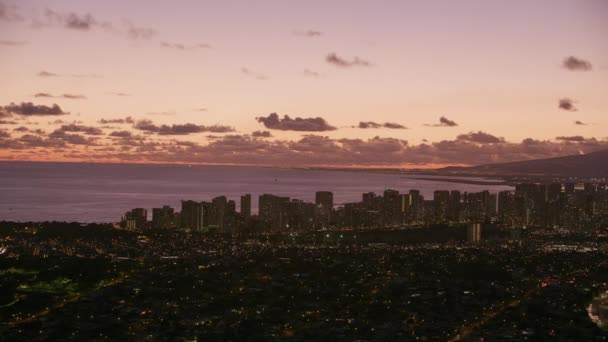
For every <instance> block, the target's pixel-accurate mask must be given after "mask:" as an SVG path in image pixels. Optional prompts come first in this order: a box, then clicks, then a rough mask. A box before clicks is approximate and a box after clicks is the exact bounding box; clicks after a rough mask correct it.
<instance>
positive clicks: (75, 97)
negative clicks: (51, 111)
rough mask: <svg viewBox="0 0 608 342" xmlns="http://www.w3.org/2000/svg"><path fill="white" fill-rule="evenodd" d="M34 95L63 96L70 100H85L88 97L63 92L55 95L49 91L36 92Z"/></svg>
mask: <svg viewBox="0 0 608 342" xmlns="http://www.w3.org/2000/svg"><path fill="white" fill-rule="evenodd" d="M34 97H48V98H63V99H68V100H85V99H86V98H87V97H86V96H84V95H80V94H63V95H58V96H54V95H52V94H49V93H36V94H35V95H34Z"/></svg>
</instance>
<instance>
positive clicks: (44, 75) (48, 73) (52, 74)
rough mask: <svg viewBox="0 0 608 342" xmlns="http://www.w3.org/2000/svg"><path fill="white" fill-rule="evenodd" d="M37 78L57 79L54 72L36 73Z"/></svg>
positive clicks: (43, 71)
mask: <svg viewBox="0 0 608 342" xmlns="http://www.w3.org/2000/svg"><path fill="white" fill-rule="evenodd" d="M38 76H40V77H58V76H59V75H58V74H56V73H54V72H50V71H46V70H42V71H40V72H39V73H38Z"/></svg>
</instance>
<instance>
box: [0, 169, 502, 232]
mask: <svg viewBox="0 0 608 342" xmlns="http://www.w3.org/2000/svg"><path fill="white" fill-rule="evenodd" d="M411 177H412V176H404V175H397V174H380V173H372V172H346V171H322V170H303V169H280V168H263V167H240V166H195V165H193V166H188V165H137V164H91V163H32V162H0V220H13V221H45V220H61V221H64V220H66V221H78V222H117V221H118V220H120V217H121V215H122V214H123V213H124V212H125V211H127V210H129V209H132V208H136V207H143V208H148V210H149V215H151V212H152V211H151V208H153V207H159V206H162V205H170V206H172V207H174V208H176V209H177V210H179V208H180V206H181V205H180V201H181V200H188V199H192V200H198V201H203V200H210V199H211V198H213V197H215V196H220V195H226V196H227V197H228V199H233V200H235V201H236V202H237V210H238V205H239V202H240V201H239V200H240V196H241V195H242V194H245V193H250V194H251V195H252V202H253V203H252V207H253V208H252V211H253V213H257V204H258V196H259V195H261V194H263V193H270V194H275V195H280V196H289V197H292V198H297V199H302V200H308V201H314V194H315V191H319V190H327V191H332V192H333V193H334V202H335V203H336V204H340V203H345V202H353V201H360V200H361V194H362V193H363V192H369V191H374V192H376V193H380V194H381V193H382V191H384V190H385V189H395V190H399V191H401V192H407V191H409V190H410V189H417V190H420V191H421V193H422V194H423V195H424V196H425V198H432V195H433V191H435V190H438V189H445V190H461V191H469V192H475V191H482V190H490V191H491V192H498V191H502V190H510V189H512V188H511V187H510V186H506V185H505V186H503V185H474V184H462V183H449V182H440V181H430V180H416V179H412V178H411ZM425 177H429V176H425ZM459 178H464V177H459ZM471 179H475V180H481V179H480V178H471Z"/></svg>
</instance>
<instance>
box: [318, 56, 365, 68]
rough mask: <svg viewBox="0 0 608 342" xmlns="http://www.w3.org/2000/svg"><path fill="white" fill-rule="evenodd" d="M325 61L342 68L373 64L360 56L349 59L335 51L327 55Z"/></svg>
mask: <svg viewBox="0 0 608 342" xmlns="http://www.w3.org/2000/svg"><path fill="white" fill-rule="evenodd" d="M325 61H326V62H327V63H329V64H331V65H335V66H338V67H342V68H349V67H353V66H362V67H369V66H371V65H372V64H371V63H370V62H368V61H366V60H363V59H361V58H359V57H355V58H353V59H352V60H347V59H345V58H342V57H340V56H338V55H337V54H335V53H330V54H329V55H327V56H326V57H325Z"/></svg>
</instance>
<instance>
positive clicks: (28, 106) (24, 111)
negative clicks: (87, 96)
mask: <svg viewBox="0 0 608 342" xmlns="http://www.w3.org/2000/svg"><path fill="white" fill-rule="evenodd" d="M2 109H4V110H5V111H7V112H9V113H13V114H17V115H26V116H30V115H65V114H68V113H66V112H64V111H63V110H62V109H61V108H60V107H59V106H58V105H57V104H53V105H52V106H50V107H49V106H45V105H35V104H33V103H31V102H21V104H15V103H11V104H10V105H8V106H4V107H2Z"/></svg>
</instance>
